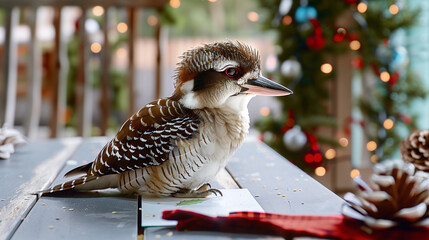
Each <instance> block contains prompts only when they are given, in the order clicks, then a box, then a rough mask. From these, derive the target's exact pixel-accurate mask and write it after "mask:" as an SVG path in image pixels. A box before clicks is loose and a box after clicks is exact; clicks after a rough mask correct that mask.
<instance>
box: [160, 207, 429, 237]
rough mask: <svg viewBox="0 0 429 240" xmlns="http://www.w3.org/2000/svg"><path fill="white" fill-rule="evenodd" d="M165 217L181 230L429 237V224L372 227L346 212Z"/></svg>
mask: <svg viewBox="0 0 429 240" xmlns="http://www.w3.org/2000/svg"><path fill="white" fill-rule="evenodd" d="M162 218H163V219H167V220H177V221H178V223H177V226H176V228H177V230H179V231H184V230H195V231H216V232H229V233H253V234H265V235H276V236H282V237H284V238H287V239H289V238H293V237H300V236H307V237H319V238H334V239H356V240H368V239H398V240H399V239H401V240H403V239H429V228H428V227H419V228H411V227H408V228H399V227H398V228H391V229H387V230H372V229H370V228H369V227H367V226H366V225H365V224H363V223H362V222H360V221H358V220H355V219H349V218H346V217H344V216H343V215H340V214H337V215H324V216H312V215H282V214H272V213H259V212H237V213H231V214H230V215H229V216H228V217H210V216H207V215H203V214H199V213H195V212H191V211H184V210H173V211H164V212H163V216H162Z"/></svg>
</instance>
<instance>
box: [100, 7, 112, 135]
mask: <svg viewBox="0 0 429 240" xmlns="http://www.w3.org/2000/svg"><path fill="white" fill-rule="evenodd" d="M109 17H110V13H109V8H108V7H106V8H105V11H104V16H103V28H104V29H103V39H104V44H103V45H104V46H103V51H102V58H103V59H102V61H101V71H102V72H101V98H100V106H101V119H100V129H101V135H102V136H105V135H106V133H107V129H108V128H109V117H110V94H109V89H110V88H111V85H110V60H111V58H110V54H111V51H110V45H109Z"/></svg>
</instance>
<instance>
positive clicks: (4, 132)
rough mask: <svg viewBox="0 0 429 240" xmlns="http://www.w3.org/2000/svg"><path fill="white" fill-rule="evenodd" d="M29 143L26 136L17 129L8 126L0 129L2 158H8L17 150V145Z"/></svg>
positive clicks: (0, 153)
mask: <svg viewBox="0 0 429 240" xmlns="http://www.w3.org/2000/svg"><path fill="white" fill-rule="evenodd" d="M24 143H27V140H26V139H25V137H24V136H23V135H22V134H21V133H20V132H18V131H17V130H16V129H9V128H7V127H6V126H3V128H1V129H0V159H8V158H10V155H11V154H12V153H14V152H15V147H16V146H17V145H21V144H24Z"/></svg>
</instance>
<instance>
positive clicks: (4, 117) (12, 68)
mask: <svg viewBox="0 0 429 240" xmlns="http://www.w3.org/2000/svg"><path fill="white" fill-rule="evenodd" d="M4 12H5V41H4V46H3V59H2V61H3V73H2V79H1V92H0V127H2V126H3V125H4V124H6V125H7V126H8V127H13V126H14V122H15V107H16V88H17V58H18V53H17V51H16V50H17V43H16V41H14V32H15V30H16V26H17V25H18V21H19V8H17V7H10V8H6V9H5V11H4Z"/></svg>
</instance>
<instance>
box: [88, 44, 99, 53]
mask: <svg viewBox="0 0 429 240" xmlns="http://www.w3.org/2000/svg"><path fill="white" fill-rule="evenodd" d="M90 49H91V52H93V53H99V52H101V44H100V43H98V42H93V43H92V44H91V47H90Z"/></svg>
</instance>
